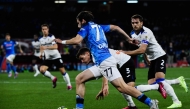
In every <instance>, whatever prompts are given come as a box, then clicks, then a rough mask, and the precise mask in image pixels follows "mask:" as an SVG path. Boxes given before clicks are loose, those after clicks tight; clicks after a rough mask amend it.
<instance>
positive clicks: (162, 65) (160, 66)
mask: <svg viewBox="0 0 190 109" xmlns="http://www.w3.org/2000/svg"><path fill="white" fill-rule="evenodd" d="M166 60H167V56H166V55H164V56H161V57H159V58H158V59H156V64H155V72H156V74H155V78H156V79H157V78H165V73H166Z"/></svg>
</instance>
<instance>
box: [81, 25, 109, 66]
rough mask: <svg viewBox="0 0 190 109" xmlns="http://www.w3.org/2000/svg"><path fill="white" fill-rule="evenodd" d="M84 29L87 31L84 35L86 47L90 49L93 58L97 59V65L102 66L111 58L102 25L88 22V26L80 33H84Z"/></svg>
mask: <svg viewBox="0 0 190 109" xmlns="http://www.w3.org/2000/svg"><path fill="white" fill-rule="evenodd" d="M83 29H84V30H85V32H83V34H85V35H86V37H85V38H84V40H85V41H86V45H87V47H88V48H89V49H90V51H91V53H92V56H93V58H94V59H95V63H96V64H100V63H101V62H102V61H104V60H105V59H107V58H108V57H110V56H111V54H110V53H109V50H108V42H107V39H106V36H105V34H104V30H103V28H102V27H101V26H100V25H98V24H96V23H94V22H88V24H87V25H85V26H83V28H81V30H80V31H83ZM80 31H79V32H80ZM83 36H84V35H83Z"/></svg>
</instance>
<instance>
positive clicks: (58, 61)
mask: <svg viewBox="0 0 190 109" xmlns="http://www.w3.org/2000/svg"><path fill="white" fill-rule="evenodd" d="M54 63H55V65H56V67H57V68H59V71H60V72H61V74H62V76H63V79H64V81H65V82H66V84H67V89H68V90H71V89H72V85H71V81H70V77H69V74H68V73H67V72H66V70H65V68H64V66H63V60H62V59H61V58H60V59H56V60H55V62H54Z"/></svg>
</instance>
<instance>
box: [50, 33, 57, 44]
mask: <svg viewBox="0 0 190 109" xmlns="http://www.w3.org/2000/svg"><path fill="white" fill-rule="evenodd" d="M51 39H52V44H53V45H54V44H57V43H56V42H55V36H54V35H52V36H51Z"/></svg>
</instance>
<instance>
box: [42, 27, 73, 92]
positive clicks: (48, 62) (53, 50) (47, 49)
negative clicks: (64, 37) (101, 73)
mask: <svg viewBox="0 0 190 109" xmlns="http://www.w3.org/2000/svg"><path fill="white" fill-rule="evenodd" d="M41 29H42V33H43V36H42V37H41V38H40V39H39V41H40V58H41V59H43V63H42V64H41V66H40V72H41V73H42V74H43V75H44V76H46V77H49V78H51V80H52V82H53V88H55V87H56V85H57V84H56V82H57V78H56V77H55V76H53V75H52V74H51V73H50V72H49V71H47V70H48V68H49V67H52V65H53V64H54V65H55V66H56V67H57V68H59V71H60V72H61V74H62V75H63V79H64V80H65V82H66V84H67V89H68V90H71V89H72V86H71V82H70V77H69V74H68V73H67V72H66V70H65V68H64V66H63V60H62V58H61V54H60V53H59V51H58V49H57V48H58V45H57V44H56V43H55V41H54V39H55V36H54V35H52V34H50V33H49V25H47V24H42V25H41Z"/></svg>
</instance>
